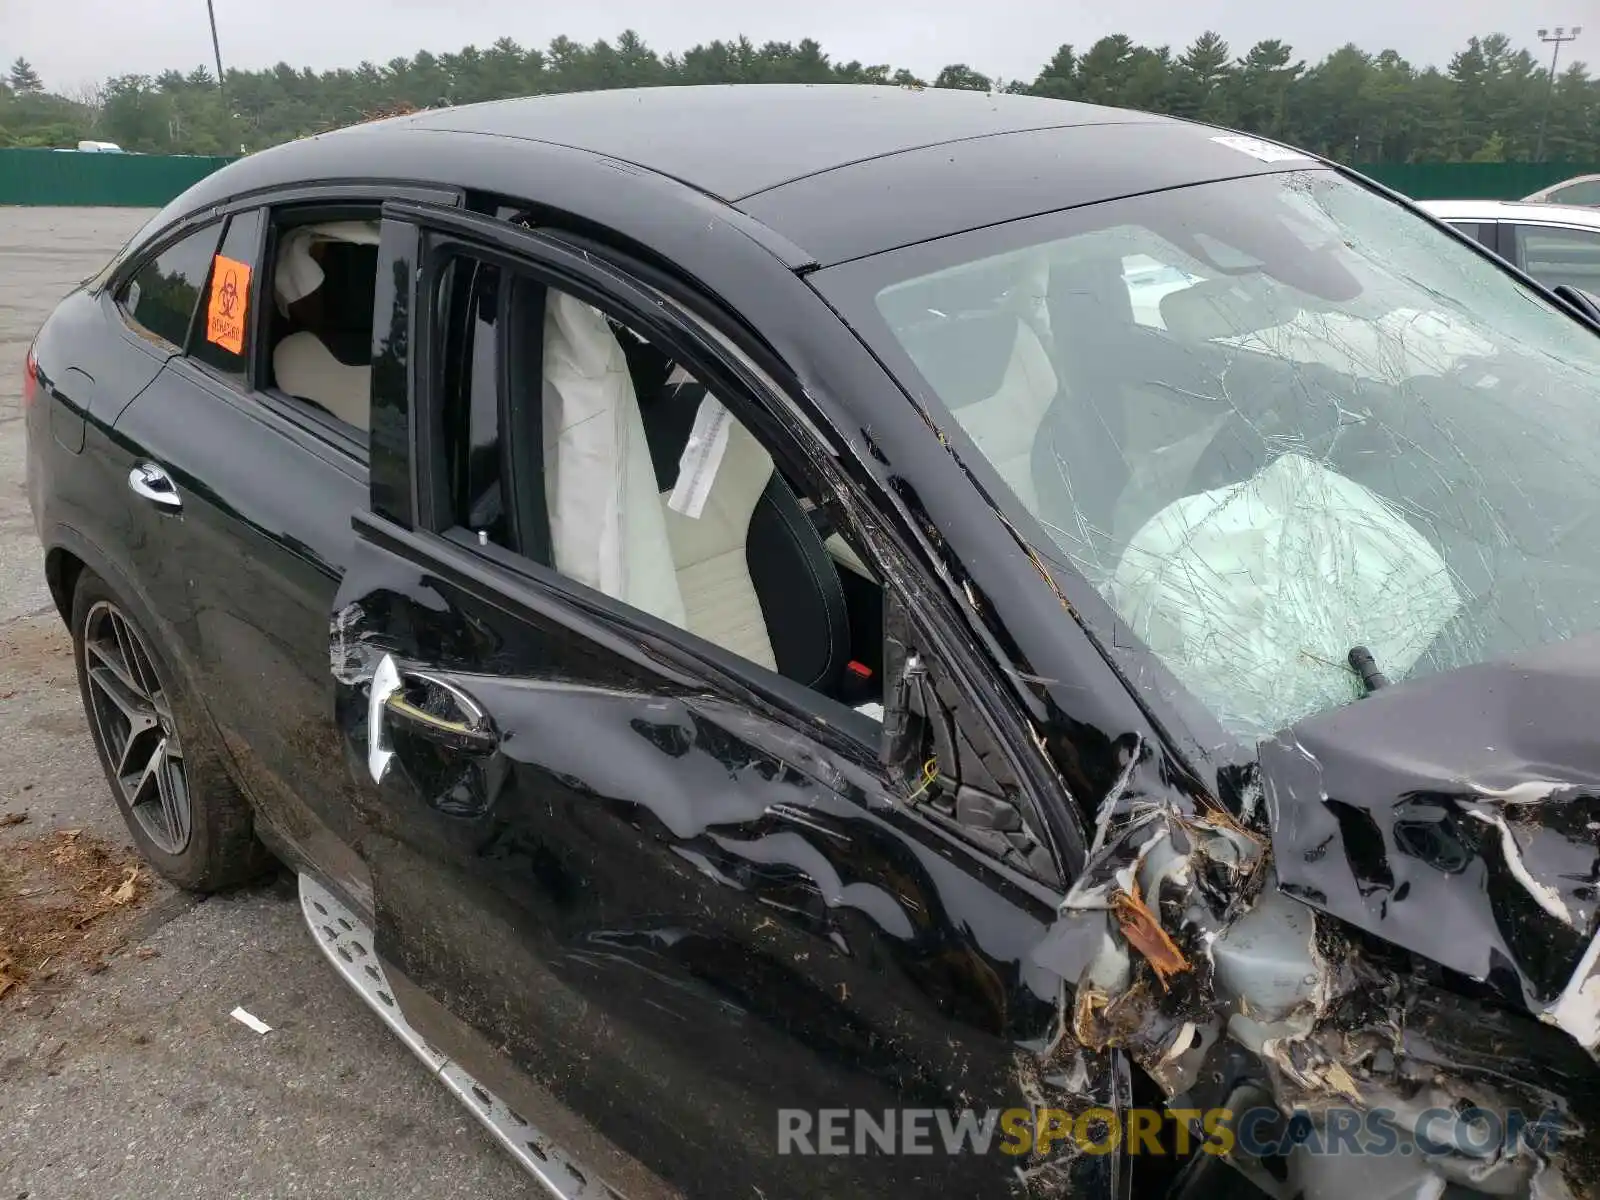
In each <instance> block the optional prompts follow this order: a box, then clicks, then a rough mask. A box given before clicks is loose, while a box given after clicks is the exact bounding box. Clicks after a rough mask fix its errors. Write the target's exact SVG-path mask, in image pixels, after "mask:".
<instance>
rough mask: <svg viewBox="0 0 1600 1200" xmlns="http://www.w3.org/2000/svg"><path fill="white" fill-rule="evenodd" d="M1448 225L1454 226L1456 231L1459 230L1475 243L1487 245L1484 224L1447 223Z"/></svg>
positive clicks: (1475, 222) (1472, 222)
mask: <svg viewBox="0 0 1600 1200" xmlns="http://www.w3.org/2000/svg"><path fill="white" fill-rule="evenodd" d="M1447 224H1449V225H1451V226H1453V227H1454V228H1455V229H1457V230H1459V231H1460V232H1461V233H1464V234H1466V235H1467V236H1468V237H1469V238H1471V239H1472V240H1473V241H1475V242H1485V244H1487V242H1486V239H1485V238H1484V236H1483V234H1484V225H1483V223H1482V222H1480V221H1450V222H1447ZM1491 228H1492V226H1491Z"/></svg>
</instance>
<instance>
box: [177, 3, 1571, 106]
mask: <svg viewBox="0 0 1600 1200" xmlns="http://www.w3.org/2000/svg"><path fill="white" fill-rule="evenodd" d="M206 16H208V17H210V18H211V53H212V54H214V55H216V58H217V90H218V91H220V92H221V93H222V107H224V108H226V107H228V89H227V88H226V87H224V86H223V83H222V43H221V42H219V41H218V40H217V10H216V9H215V8H213V7H212V3H211V0H206ZM1539 32H1540V33H1541V34H1542V33H1544V30H1542V29H1541V30H1540V31H1539ZM1558 32H1559V31H1558Z"/></svg>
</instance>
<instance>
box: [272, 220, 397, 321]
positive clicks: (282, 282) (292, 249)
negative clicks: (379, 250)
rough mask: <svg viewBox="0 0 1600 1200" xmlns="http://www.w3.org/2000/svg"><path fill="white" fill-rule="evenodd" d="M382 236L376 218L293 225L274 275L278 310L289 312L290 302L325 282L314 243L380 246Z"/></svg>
mask: <svg viewBox="0 0 1600 1200" xmlns="http://www.w3.org/2000/svg"><path fill="white" fill-rule="evenodd" d="M378 239H379V229H378V223H377V222H376V221H326V222H324V223H322V224H320V225H296V226H295V227H294V228H292V229H290V230H289V231H288V232H287V233H286V234H284V236H283V241H282V243H281V244H280V245H279V247H278V265H277V269H276V270H275V271H274V272H273V276H272V287H273V292H274V293H275V294H276V296H277V298H278V310H279V311H280V312H284V313H287V312H288V310H289V305H291V304H293V303H295V302H296V301H297V300H304V299H305V298H306V297H307V296H309V295H311V293H312V292H314V291H316V290H317V289H318V288H319V287H321V286H322V280H323V273H322V268H321V267H320V266H318V265H317V260H316V259H315V258H313V257H312V256H311V247H312V246H313V245H315V244H316V243H317V242H348V243H353V244H355V245H358V246H376V245H377V244H378Z"/></svg>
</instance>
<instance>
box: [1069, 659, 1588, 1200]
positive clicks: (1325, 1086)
mask: <svg viewBox="0 0 1600 1200" xmlns="http://www.w3.org/2000/svg"><path fill="white" fill-rule="evenodd" d="M1597 701H1600V639H1590V640H1587V641H1578V642H1567V643H1563V644H1561V645H1559V646H1555V647H1549V648H1546V649H1544V650H1541V651H1537V652H1534V653H1532V654H1529V655H1526V656H1524V657H1522V658H1521V659H1519V660H1518V661H1515V662H1506V663H1499V664H1490V665H1485V666H1476V667H1467V668H1463V669H1461V670H1458V671H1455V672H1451V673H1448V674H1445V675H1440V676H1434V677H1429V678H1425V679H1421V680H1417V681H1413V682H1410V683H1407V684H1405V685H1402V686H1396V687H1391V688H1385V689H1382V690H1380V691H1378V692H1375V693H1374V694H1373V695H1372V696H1371V697H1369V698H1367V699H1365V700H1362V701H1359V702H1357V703H1355V704H1352V705H1349V706H1346V707H1344V708H1341V709H1338V710H1335V711H1332V712H1327V713H1323V714H1321V715H1318V716H1315V717H1311V718H1309V719H1307V720H1305V721H1302V722H1301V723H1299V724H1298V725H1296V726H1293V727H1292V728H1290V729H1289V730H1288V731H1286V732H1284V733H1282V734H1280V735H1278V736H1277V737H1275V738H1273V739H1270V740H1268V741H1266V742H1264V743H1263V744H1262V746H1261V747H1260V753H1259V760H1258V762H1257V763H1256V764H1254V765H1252V766H1251V767H1250V768H1249V769H1248V770H1246V771H1244V772H1243V773H1242V774H1240V775H1239V776H1237V777H1235V778H1234V779H1233V780H1232V783H1233V784H1234V786H1232V787H1229V788H1227V789H1226V790H1227V791H1228V792H1229V796H1228V799H1227V801H1226V802H1225V803H1224V802H1222V801H1219V800H1217V799H1216V798H1215V797H1213V796H1211V795H1209V794H1207V793H1206V792H1205V791H1204V790H1203V789H1201V788H1199V787H1198V786H1196V785H1190V784H1187V783H1184V782H1183V781H1182V777H1181V775H1180V773H1178V772H1175V771H1172V770H1170V769H1169V763H1168V762H1167V760H1166V759H1165V757H1164V755H1163V752H1162V751H1161V750H1160V749H1159V748H1157V747H1154V746H1152V745H1150V744H1148V743H1147V742H1144V741H1142V740H1139V739H1137V738H1131V737H1130V738H1129V739H1127V744H1125V745H1123V746H1122V747H1120V750H1121V754H1122V760H1123V763H1124V771H1123V774H1122V776H1121V778H1120V780H1119V781H1118V784H1117V786H1116V788H1115V789H1114V790H1113V791H1112V792H1111V794H1109V795H1108V796H1107V797H1106V799H1105V801H1104V802H1103V803H1102V805H1101V806H1100V809H1099V812H1098V813H1097V814H1096V826H1095V833H1094V841H1093V845H1092V847H1091V851H1090V856H1089V862H1088V866H1087V869H1086V870H1085V871H1084V872H1083V874H1082V875H1081V876H1080V877H1079V878H1078V880H1077V881H1076V882H1075V884H1074V885H1073V887H1072V889H1071V891H1070V893H1069V894H1068V896H1067V897H1066V900H1065V902H1064V903H1063V905H1062V908H1061V914H1060V919H1059V921H1058V922H1057V924H1056V926H1055V927H1054V929H1053V930H1052V931H1051V935H1050V938H1049V939H1048V941H1047V943H1046V944H1045V945H1044V946H1043V947H1042V948H1041V951H1040V953H1039V958H1040V960H1041V961H1042V963H1043V964H1044V965H1047V966H1048V967H1050V969H1052V970H1053V971H1055V972H1057V973H1059V974H1060V975H1061V977H1062V978H1063V979H1064V980H1066V981H1067V992H1066V996H1065V998H1064V1004H1063V1016H1062V1023H1063V1032H1062V1043H1063V1045H1064V1046H1066V1047H1067V1049H1068V1050H1069V1051H1077V1052H1091V1053H1092V1052H1101V1051H1106V1050H1108V1049H1112V1048H1117V1049H1120V1050H1121V1051H1122V1052H1124V1053H1125V1054H1127V1055H1128V1056H1129V1058H1130V1059H1131V1060H1132V1061H1133V1063H1134V1064H1136V1066H1137V1067H1138V1068H1139V1069H1140V1070H1141V1071H1142V1072H1143V1074H1144V1075H1145V1076H1146V1077H1148V1079H1149V1080H1151V1081H1153V1082H1154V1084H1155V1085H1156V1086H1157V1087H1158V1088H1159V1090H1160V1092H1161V1093H1162V1095H1163V1096H1164V1098H1165V1102H1166V1106H1167V1112H1168V1115H1169V1117H1170V1118H1172V1119H1175V1120H1178V1121H1180V1122H1186V1123H1187V1124H1188V1125H1189V1126H1192V1128H1191V1129H1190V1130H1189V1131H1188V1132H1189V1133H1190V1134H1191V1135H1192V1136H1190V1137H1187V1138H1185V1139H1183V1140H1185V1141H1189V1142H1190V1143H1191V1149H1190V1156H1189V1161H1188V1163H1187V1164H1186V1165H1185V1166H1184V1167H1183V1168H1182V1171H1181V1175H1180V1178H1179V1180H1178V1184H1177V1187H1176V1191H1175V1193H1174V1194H1181V1195H1184V1196H1202V1195H1204V1196H1209V1195H1218V1196H1237V1195H1243V1194H1247V1193H1248V1190H1249V1187H1248V1186H1247V1185H1246V1184H1245V1180H1247V1181H1248V1185H1250V1186H1253V1187H1254V1188H1255V1189H1258V1190H1259V1192H1260V1193H1261V1194H1264V1195H1266V1196H1271V1197H1275V1198H1278V1200H1290V1198H1291V1197H1304V1198H1306V1200H1321V1198H1324V1197H1325V1198H1327V1200H1343V1198H1344V1197H1349V1196H1361V1197H1364V1198H1365V1197H1371V1198H1382V1197H1395V1198H1399V1197H1407V1198H1412V1197H1414V1198H1416V1200H1435V1198H1437V1197H1441V1196H1448V1197H1467V1196H1474V1195H1492V1196H1512V1197H1532V1198H1537V1200H1554V1198H1558V1197H1561V1198H1565V1197H1592V1196H1600V1066H1597V1063H1596V1058H1597V1055H1600V938H1597V926H1600V894H1597V891H1596V885H1597V882H1600V739H1597V738H1596V736H1595V732H1594V729H1593V720H1594V717H1593V714H1594V713H1595V711H1596V710H1597V708H1600V704H1597ZM1062 1052H1063V1051H1062V1050H1061V1049H1059V1048H1058V1049H1057V1051H1056V1053H1057V1054H1058V1055H1060V1054H1061V1053H1062ZM1218 1110H1226V1111H1227V1112H1228V1113H1230V1114H1231V1117H1230V1119H1229V1121H1228V1126H1229V1127H1228V1129H1227V1131H1226V1132H1223V1131H1222V1129H1221V1128H1220V1126H1219V1124H1218V1122H1217V1120H1216V1119H1215V1117H1214V1114H1216V1113H1217V1111H1218ZM1131 1131H1132V1127H1130V1128H1129V1130H1128V1131H1125V1133H1124V1136H1125V1137H1127V1136H1128V1134H1130V1133H1131ZM1130 1140H1131V1139H1130ZM1208 1142H1209V1144H1207V1143H1208ZM1154 1149H1155V1143H1154V1142H1151V1143H1150V1144H1146V1145H1143V1146H1141V1145H1138V1144H1130V1145H1127V1146H1126V1147H1125V1152H1126V1153H1129V1154H1132V1155H1135V1156H1137V1155H1139V1154H1141V1153H1145V1154H1148V1153H1151V1152H1152V1151H1153V1150H1154ZM1167 1152H1168V1153H1170V1152H1171V1151H1170V1147H1169V1148H1168V1149H1167ZM1135 1161H1137V1159H1136V1160H1135ZM1222 1162H1225V1163H1226V1164H1228V1165H1229V1166H1230V1167H1232V1168H1233V1171H1231V1172H1229V1171H1221V1170H1220V1168H1219V1166H1218V1164H1219V1163H1222ZM1219 1175H1220V1178H1219ZM1241 1175H1242V1176H1243V1177H1244V1178H1243V1179H1241V1178H1240V1176H1241ZM1136 1190H1137V1188H1136Z"/></svg>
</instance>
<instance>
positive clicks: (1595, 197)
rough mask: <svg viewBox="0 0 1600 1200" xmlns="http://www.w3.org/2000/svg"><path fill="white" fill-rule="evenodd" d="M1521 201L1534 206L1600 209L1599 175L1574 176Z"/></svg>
mask: <svg viewBox="0 0 1600 1200" xmlns="http://www.w3.org/2000/svg"><path fill="white" fill-rule="evenodd" d="M1523 199H1524V200H1528V201H1531V202H1533V203H1535V204H1586V205H1590V206H1593V207H1597V208H1600V175H1574V176H1573V177H1572V178H1571V179H1563V180H1562V181H1561V182H1560V183H1553V184H1551V185H1550V186H1549V187H1547V188H1541V189H1540V190H1539V191H1537V192H1535V193H1534V194H1533V195H1531V196H1524V197H1523Z"/></svg>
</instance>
